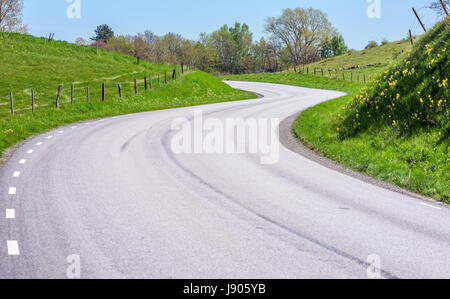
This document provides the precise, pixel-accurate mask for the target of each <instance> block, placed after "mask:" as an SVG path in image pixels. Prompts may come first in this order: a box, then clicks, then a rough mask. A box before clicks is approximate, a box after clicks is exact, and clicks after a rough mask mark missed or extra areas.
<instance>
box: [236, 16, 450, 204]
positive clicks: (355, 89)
mask: <svg viewBox="0 0 450 299" xmlns="http://www.w3.org/2000/svg"><path fill="white" fill-rule="evenodd" d="M448 31H449V27H448V25H446V27H445V26H444V25H443V24H439V25H437V26H436V28H434V29H433V30H430V31H429V32H428V34H427V35H425V36H423V37H421V38H420V39H419V40H418V41H417V43H416V44H415V47H414V49H413V50H412V51H411V52H410V53H408V51H405V53H404V54H402V55H400V56H399V57H398V58H397V59H394V60H392V62H391V64H390V65H386V66H383V63H382V64H381V65H380V66H379V67H377V69H378V70H376V73H378V75H377V76H378V77H377V79H376V80H374V81H372V82H370V83H369V84H368V86H364V84H356V83H349V82H344V81H343V80H340V79H330V78H321V77H318V76H314V75H309V76H308V75H304V74H303V75H301V74H292V73H289V74H287V73H284V74H283V73H277V74H255V75H245V76H229V77H228V79H231V80H249V81H259V82H272V83H282V84H291V85H298V86H305V87H315V88H326V89H335V90H336V89H337V90H342V91H346V92H347V93H349V95H348V96H345V97H342V98H339V99H336V100H332V101H329V102H326V103H323V104H321V105H318V106H316V107H312V108H310V109H308V110H306V111H304V112H303V113H302V114H301V115H300V117H299V118H298V119H297V121H296V122H295V123H294V126H293V132H294V134H295V135H296V136H297V137H298V138H299V140H301V141H302V142H303V143H304V144H305V145H307V146H308V147H310V148H313V149H315V150H317V151H319V152H321V153H322V154H323V155H325V156H327V157H329V158H331V159H333V160H335V161H337V162H339V163H341V164H343V165H345V166H347V167H349V168H352V169H354V170H357V171H360V172H362V173H365V174H367V175H370V176H372V177H375V178H378V179H381V180H384V181H387V182H391V183H394V184H396V185H398V186H401V187H404V188H407V189H409V190H411V191H413V192H416V193H420V194H423V195H426V196H429V197H432V198H434V199H436V200H441V201H443V202H446V203H450V197H449V196H450V152H449V138H448V124H449V123H450V119H449V107H448V92H449V88H448V85H447V84H448V83H447V81H446V79H447V78H448V75H449V69H450V68H449V65H448V63H449V59H448V49H449V48H450V45H449V44H448V43H449V41H450V38H449V36H448ZM427 45H428V46H427ZM399 46H400V45H399ZM405 46H406V45H405ZM409 47H410V46H409ZM380 49H381V50H383V47H377V48H374V49H371V50H367V51H370V52H371V53H372V55H374V56H379V57H380V58H382V57H384V58H387V57H389V56H390V57H393V56H392V55H389V52H386V53H385V54H384V55H382V54H381V52H380V54H379V55H377V54H376V52H373V51H379V50H380ZM345 61H346V56H345V55H344V56H341V57H336V58H334V59H332V62H333V63H334V65H333V64H331V62H330V61H328V62H327V63H328V66H329V67H332V68H333V67H336V66H338V65H345V63H346V62H345ZM367 62H369V61H367ZM373 62H376V61H371V62H370V63H373ZM353 63H354V62H350V63H349V64H347V66H348V65H350V64H353ZM324 65H325V63H323V64H322V67H323V68H325V66H324ZM413 68H414V71H413ZM406 69H408V70H407V71H406ZM361 71H362V70H361ZM391 76H392V77H391ZM394 83H395V84H394ZM362 88H364V89H363V90H361V89H362ZM386 89H387V91H386ZM419 92H420V94H419ZM397 97H398V98H397ZM421 99H422V100H421ZM394 120H395V123H394Z"/></svg>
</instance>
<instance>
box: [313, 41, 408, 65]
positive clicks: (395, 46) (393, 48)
mask: <svg viewBox="0 0 450 299" xmlns="http://www.w3.org/2000/svg"><path fill="white" fill-rule="evenodd" d="M410 47H411V44H410V42H409V41H399V42H392V43H388V44H386V45H383V46H378V47H375V48H370V49H365V50H361V51H349V52H348V53H347V54H344V55H342V56H336V57H331V58H328V59H325V60H322V61H319V62H317V63H313V64H310V65H309V67H310V68H323V69H340V68H351V67H357V66H361V67H362V66H366V65H369V64H371V65H379V66H380V67H387V66H388V65H389V64H390V63H391V62H393V61H394V60H396V59H397V58H398V56H400V55H401V54H402V53H404V52H406V51H408V50H409V49H410Z"/></svg>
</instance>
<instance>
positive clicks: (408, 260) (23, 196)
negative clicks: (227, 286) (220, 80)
mask: <svg viewBox="0 0 450 299" xmlns="http://www.w3.org/2000/svg"><path fill="white" fill-rule="evenodd" d="M229 84H230V85H232V86H233V87H237V88H240V89H245V90H249V91H253V92H257V93H259V94H262V95H264V98H262V99H258V100H250V101H241V102H228V103H220V104H214V105H207V106H201V107H193V108H183V109H173V110H167V111H156V112H148V113H141V114H136V115H125V116H120V117H115V118H107V119H103V120H100V121H92V122H85V123H80V124H76V125H72V126H67V127H65V128H62V129H58V130H55V131H52V132H50V133H47V134H44V135H41V136H37V137H35V138H32V139H31V140H29V141H27V142H26V143H25V144H23V145H22V146H21V147H20V148H19V149H18V150H17V151H16V152H15V153H14V154H13V155H12V156H11V157H10V158H9V159H8V161H7V162H6V164H5V165H3V166H2V167H1V168H0V181H1V184H0V198H1V200H0V211H1V216H2V217H1V219H0V278H65V277H66V271H67V269H68V267H69V266H70V265H71V260H70V259H69V260H68V259H67V258H68V257H69V256H73V255H77V256H79V257H80V261H81V275H82V277H83V278H188V279H191V278H367V277H368V276H367V273H368V272H369V274H371V273H372V274H373V273H375V274H376V273H377V271H375V272H374V271H373V269H372V270H371V268H370V267H369V266H370V263H371V262H372V261H375V262H376V263H375V265H378V262H379V265H380V266H381V269H382V271H381V275H382V276H383V277H385V278H450V254H449V253H450V211H449V209H448V208H446V207H444V206H442V205H439V204H436V203H433V202H427V201H421V200H419V199H416V198H412V197H408V196H405V195H401V194H399V193H394V192H391V191H388V190H385V189H382V188H380V187H377V186H373V185H370V184H368V183H365V182H362V181H360V180H358V179H355V178H352V177H349V176H346V175H344V174H341V173H339V172H336V171H334V170H331V169H329V168H326V167H324V166H322V165H319V164H317V163H315V162H312V161H310V160H308V159H306V158H304V157H302V156H300V155H298V154H296V153H294V152H291V151H290V150H288V149H287V148H285V147H281V149H280V160H279V162H278V163H275V164H273V165H262V164H261V163H260V159H259V158H260V156H259V155H255V154H239V155H237V154H228V155H227V154H175V153H173V151H172V150H171V146H170V144H171V139H172V137H173V135H174V134H175V132H174V131H173V130H171V123H172V121H173V120H174V119H175V118H178V117H186V118H192V116H193V111H194V110H201V111H202V112H203V114H204V117H205V118H207V117H214V118H218V119H225V118H236V117H243V118H259V119H261V118H280V119H284V118H287V117H289V116H290V115H292V114H293V113H295V112H298V111H300V110H302V109H305V108H307V107H310V106H313V105H316V104H318V103H320V102H323V101H326V100H329V99H331V98H335V97H338V96H340V95H341V93H339V92H334V91H320V90H312V89H305V88H299V87H290V86H282V85H274V84H263V83H244V82H232V83H229ZM369 257H370V258H369ZM368 258H369V259H368ZM368 268H369V270H368ZM369 276H371V275H369Z"/></svg>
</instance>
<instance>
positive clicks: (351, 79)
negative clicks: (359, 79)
mask: <svg viewBox="0 0 450 299" xmlns="http://www.w3.org/2000/svg"><path fill="white" fill-rule="evenodd" d="M350 81H351V82H353V72H352V76H351V78H350Z"/></svg>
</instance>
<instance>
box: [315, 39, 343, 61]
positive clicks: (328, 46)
mask: <svg viewBox="0 0 450 299" xmlns="http://www.w3.org/2000/svg"><path fill="white" fill-rule="evenodd" d="M347 51H348V47H347V46H346V45H345V40H344V37H343V36H342V35H340V34H339V35H335V36H333V37H332V38H331V39H329V38H327V39H326V40H325V42H324V43H323V45H322V48H321V49H320V56H321V57H322V58H324V59H325V58H329V57H333V56H339V55H343V54H345V53H347Z"/></svg>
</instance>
